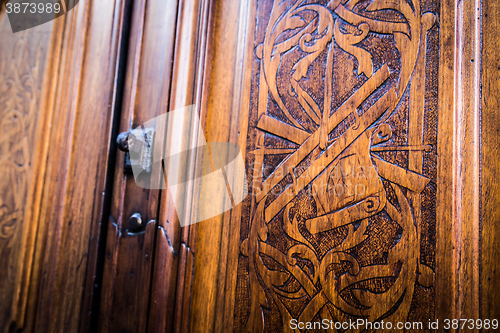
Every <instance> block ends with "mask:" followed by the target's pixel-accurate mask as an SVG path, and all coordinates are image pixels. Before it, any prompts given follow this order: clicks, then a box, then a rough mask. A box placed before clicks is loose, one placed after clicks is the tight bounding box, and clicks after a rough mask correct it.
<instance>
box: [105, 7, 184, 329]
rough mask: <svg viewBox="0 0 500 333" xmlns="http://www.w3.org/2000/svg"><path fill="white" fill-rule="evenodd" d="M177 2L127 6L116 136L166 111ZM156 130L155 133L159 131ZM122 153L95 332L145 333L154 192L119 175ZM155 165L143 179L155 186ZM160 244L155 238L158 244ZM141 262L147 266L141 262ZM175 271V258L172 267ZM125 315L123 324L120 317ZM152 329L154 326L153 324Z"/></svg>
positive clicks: (159, 176)
mask: <svg viewBox="0 0 500 333" xmlns="http://www.w3.org/2000/svg"><path fill="white" fill-rule="evenodd" d="M176 8H177V1H135V2H133V3H132V15H131V22H130V37H129V38H130V39H129V43H128V45H129V47H128V50H127V54H128V57H127V64H126V69H125V70H126V77H125V87H124V94H123V104H122V107H121V114H120V125H119V132H126V131H129V130H131V129H133V128H136V127H138V126H141V125H142V124H143V123H145V122H146V121H149V120H150V119H153V118H155V117H157V116H159V115H161V114H164V113H165V112H166V111H167V106H168V103H169V93H168V92H169V89H170V84H171V75H172V61H173V52H174V38H175V31H176V30H175V26H176V17H177V11H176ZM159 132H160V131H159ZM124 161H125V153H124V152H121V151H116V165H115V167H114V169H115V170H114V185H113V190H112V194H111V195H112V199H111V212H110V216H109V217H106V219H107V223H108V237H107V241H106V251H105V258H104V272H103V287H102V293H101V300H100V307H99V325H98V326H99V327H98V328H99V330H100V331H103V332H106V331H113V332H114V331H130V332H145V331H147V329H148V321H149V309H150V298H151V286H152V285H153V284H154V281H153V266H154V263H155V262H162V261H161V258H162V257H161V255H159V256H156V258H155V249H156V246H157V245H156V241H157V239H159V237H161V232H158V228H157V227H158V219H159V213H158V210H159V203H160V200H161V199H160V191H159V190H158V189H143V188H141V187H140V186H138V185H137V184H136V182H135V179H134V177H133V175H132V174H127V173H126V172H125V171H124ZM161 179H162V170H161V164H154V165H153V167H152V170H151V177H150V178H149V179H148V181H149V182H150V184H151V185H152V186H151V187H152V188H158V185H154V184H159V183H160V182H161ZM135 213H139V214H141V216H142V219H143V221H144V223H145V224H146V226H145V228H143V229H142V230H138V231H136V232H132V231H131V230H130V228H129V225H128V224H129V218H130V217H131V216H132V214H135ZM158 244H159V245H163V244H164V243H163V242H161V240H160V241H159V243H158ZM146 263H147V264H146ZM173 266H174V267H175V260H174V265H173ZM126 317H129V320H126V321H124V320H123V318H126ZM153 326H154V325H153Z"/></svg>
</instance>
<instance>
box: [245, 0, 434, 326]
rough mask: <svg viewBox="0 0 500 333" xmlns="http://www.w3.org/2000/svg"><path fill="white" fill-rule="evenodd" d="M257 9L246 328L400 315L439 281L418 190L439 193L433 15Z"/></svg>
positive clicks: (306, 7) (394, 1)
mask: <svg viewBox="0 0 500 333" xmlns="http://www.w3.org/2000/svg"><path fill="white" fill-rule="evenodd" d="M423 1H424V0H422V2H423ZM258 6H260V7H261V12H265V10H264V8H267V9H268V10H270V14H268V16H267V17H266V20H265V21H264V20H263V17H262V16H258V18H257V20H258V24H257V26H258V27H259V26H260V27H262V26H263V25H265V29H263V28H262V29H263V30H262V31H263V33H262V37H263V39H262V40H260V41H259V42H256V47H255V57H256V60H255V61H254V64H255V65H254V69H253V70H254V72H255V74H254V76H253V78H254V81H256V82H254V85H253V87H254V89H253V91H252V95H253V96H254V99H253V101H255V107H254V108H253V110H252V112H251V120H250V128H251V129H253V131H252V130H251V131H249V142H251V143H250V144H249V148H250V149H249V151H250V153H249V154H248V157H247V166H248V168H249V170H250V171H249V173H250V174H249V179H251V182H250V184H249V193H252V195H251V196H250V199H249V200H248V202H247V205H246V206H245V207H247V209H248V221H247V222H242V223H243V225H244V226H246V225H247V230H248V231H247V232H246V233H245V232H243V233H242V243H241V247H240V250H241V257H240V258H241V259H240V266H242V268H241V270H243V271H246V272H247V274H248V281H247V282H246V283H247V286H248V288H249V289H248V290H249V292H248V294H249V296H250V297H249V300H248V301H247V302H248V311H247V312H246V319H245V329H246V331H248V332H261V331H264V330H265V329H266V327H268V326H269V327H270V326H272V325H274V326H281V327H282V328H283V331H285V332H288V331H291V329H290V326H289V324H288V323H289V321H290V320H291V319H293V318H295V319H298V320H299V321H303V322H308V321H313V320H318V319H328V320H332V321H345V320H348V319H349V318H365V319H367V320H369V321H372V322H374V321H379V320H382V319H383V320H385V321H392V322H397V321H405V320H406V319H407V318H408V315H409V312H410V308H411V307H412V304H413V303H414V302H412V301H413V299H414V293H415V285H416V284H418V285H420V286H422V287H423V288H432V286H433V277H434V272H433V269H432V268H431V267H429V265H427V264H425V261H423V260H421V258H420V256H421V243H422V240H421V234H422V223H423V222H422V193H423V192H424V191H427V192H429V190H428V189H429V187H432V186H433V184H432V182H431V179H430V177H429V176H427V175H426V174H425V172H424V170H423V169H424V164H425V163H424V159H426V156H427V154H432V152H433V146H432V145H430V144H429V142H426V140H424V139H425V138H424V132H425V131H426V129H425V128H424V127H425V124H424V113H425V111H424V109H425V105H424V104H425V96H424V95H425V94H424V90H425V86H426V81H425V78H426V57H427V50H428V32H429V30H430V29H431V28H433V27H434V26H435V25H436V16H435V13H433V12H429V11H427V12H426V11H424V10H422V8H425V6H424V5H423V4H421V3H420V2H419V1H418V0H372V1H366V0H349V1H340V0H332V1H329V2H312V1H305V0H285V1H283V0H275V1H274V2H272V3H271V2H270V1H268V2H266V1H260V2H259V3H258ZM256 40H258V37H257V39H256ZM402 109H404V110H405V116H404V119H403V118H402V117H401V116H400V115H401V114H402V112H401V111H400V110H402ZM394 124H398V125H397V126H399V127H402V126H403V127H406V126H407V127H408V130H407V131H401V130H397V131H395V130H394V129H393V127H394V126H395V125H394ZM401 124H403V125H401ZM426 165H427V164H426ZM429 165H430V168H432V167H433V166H432V165H431V164H429ZM426 167H427V166H426ZM434 167H435V166H434ZM427 173H428V172H427ZM428 174H429V173H428ZM426 188H427V190H426ZM430 192H432V190H431V191H430ZM375 221H379V222H378V224H377V223H376V222H375ZM380 221H383V222H380ZM245 223H247V224H245ZM377 228H379V230H378V231H379V232H378V234H377V233H375V232H374V231H373V230H374V229H377ZM384 228H386V229H384ZM243 229H244V228H243ZM384 237H385V238H384ZM360 249H365V250H363V251H366V250H368V251H369V254H363V253H364V252H363V251H362V250H360ZM369 256H372V257H373V258H376V259H373V260H371V261H370V260H368V259H366V257H369ZM239 276H240V280H242V279H243V278H242V277H241V276H242V275H241V274H240V275H239ZM242 283H243V282H241V283H240V285H242ZM277 312H279V315H278V314H277ZM273 314H274V315H273ZM277 322H278V323H277ZM279 322H281V325H280V323H279Z"/></svg>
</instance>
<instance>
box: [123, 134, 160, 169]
mask: <svg viewBox="0 0 500 333" xmlns="http://www.w3.org/2000/svg"><path fill="white" fill-rule="evenodd" d="M154 134H155V130H154V128H141V127H138V128H136V129H134V130H131V131H127V132H122V133H120V134H118V136H117V137H116V144H117V146H118V149H120V150H121V151H124V152H125V153H126V154H125V169H124V170H125V171H126V172H128V173H131V172H132V171H133V172H134V173H135V172H137V174H140V173H142V172H143V171H145V172H151V160H152V157H153V144H154Z"/></svg>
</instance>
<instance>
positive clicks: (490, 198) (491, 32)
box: [479, 1, 500, 318]
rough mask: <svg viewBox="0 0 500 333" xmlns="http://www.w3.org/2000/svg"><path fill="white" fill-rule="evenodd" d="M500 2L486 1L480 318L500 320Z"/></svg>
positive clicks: (483, 53)
mask: <svg viewBox="0 0 500 333" xmlns="http://www.w3.org/2000/svg"><path fill="white" fill-rule="evenodd" d="M498 15H500V3H499V2H498V1H486V2H483V8H482V23H483V24H482V53H481V55H482V57H481V151H480V154H481V161H480V162H481V212H480V213H481V281H480V282H481V290H480V293H481V295H480V301H481V308H480V310H479V311H480V316H481V317H482V318H499V317H500V291H499V288H498V286H499V281H500V267H499V265H500V260H499V258H500V247H499V246H498V243H497V241H496V239H497V238H499V237H500V228H499V225H500V209H499V208H498V207H500V190H499V183H500V177H499V175H500V162H499V161H500V141H499V140H500V112H499V110H500V80H499V75H500V52H499V48H500V38H498V36H499V35H498V33H499V31H500V21H499V20H498V19H497V17H498Z"/></svg>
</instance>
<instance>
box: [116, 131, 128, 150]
mask: <svg viewBox="0 0 500 333" xmlns="http://www.w3.org/2000/svg"><path fill="white" fill-rule="evenodd" d="M129 136H130V132H121V133H120V134H118V137H117V138H116V144H117V145H118V149H120V150H121V151H124V152H128V149H129V147H128V138H129Z"/></svg>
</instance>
